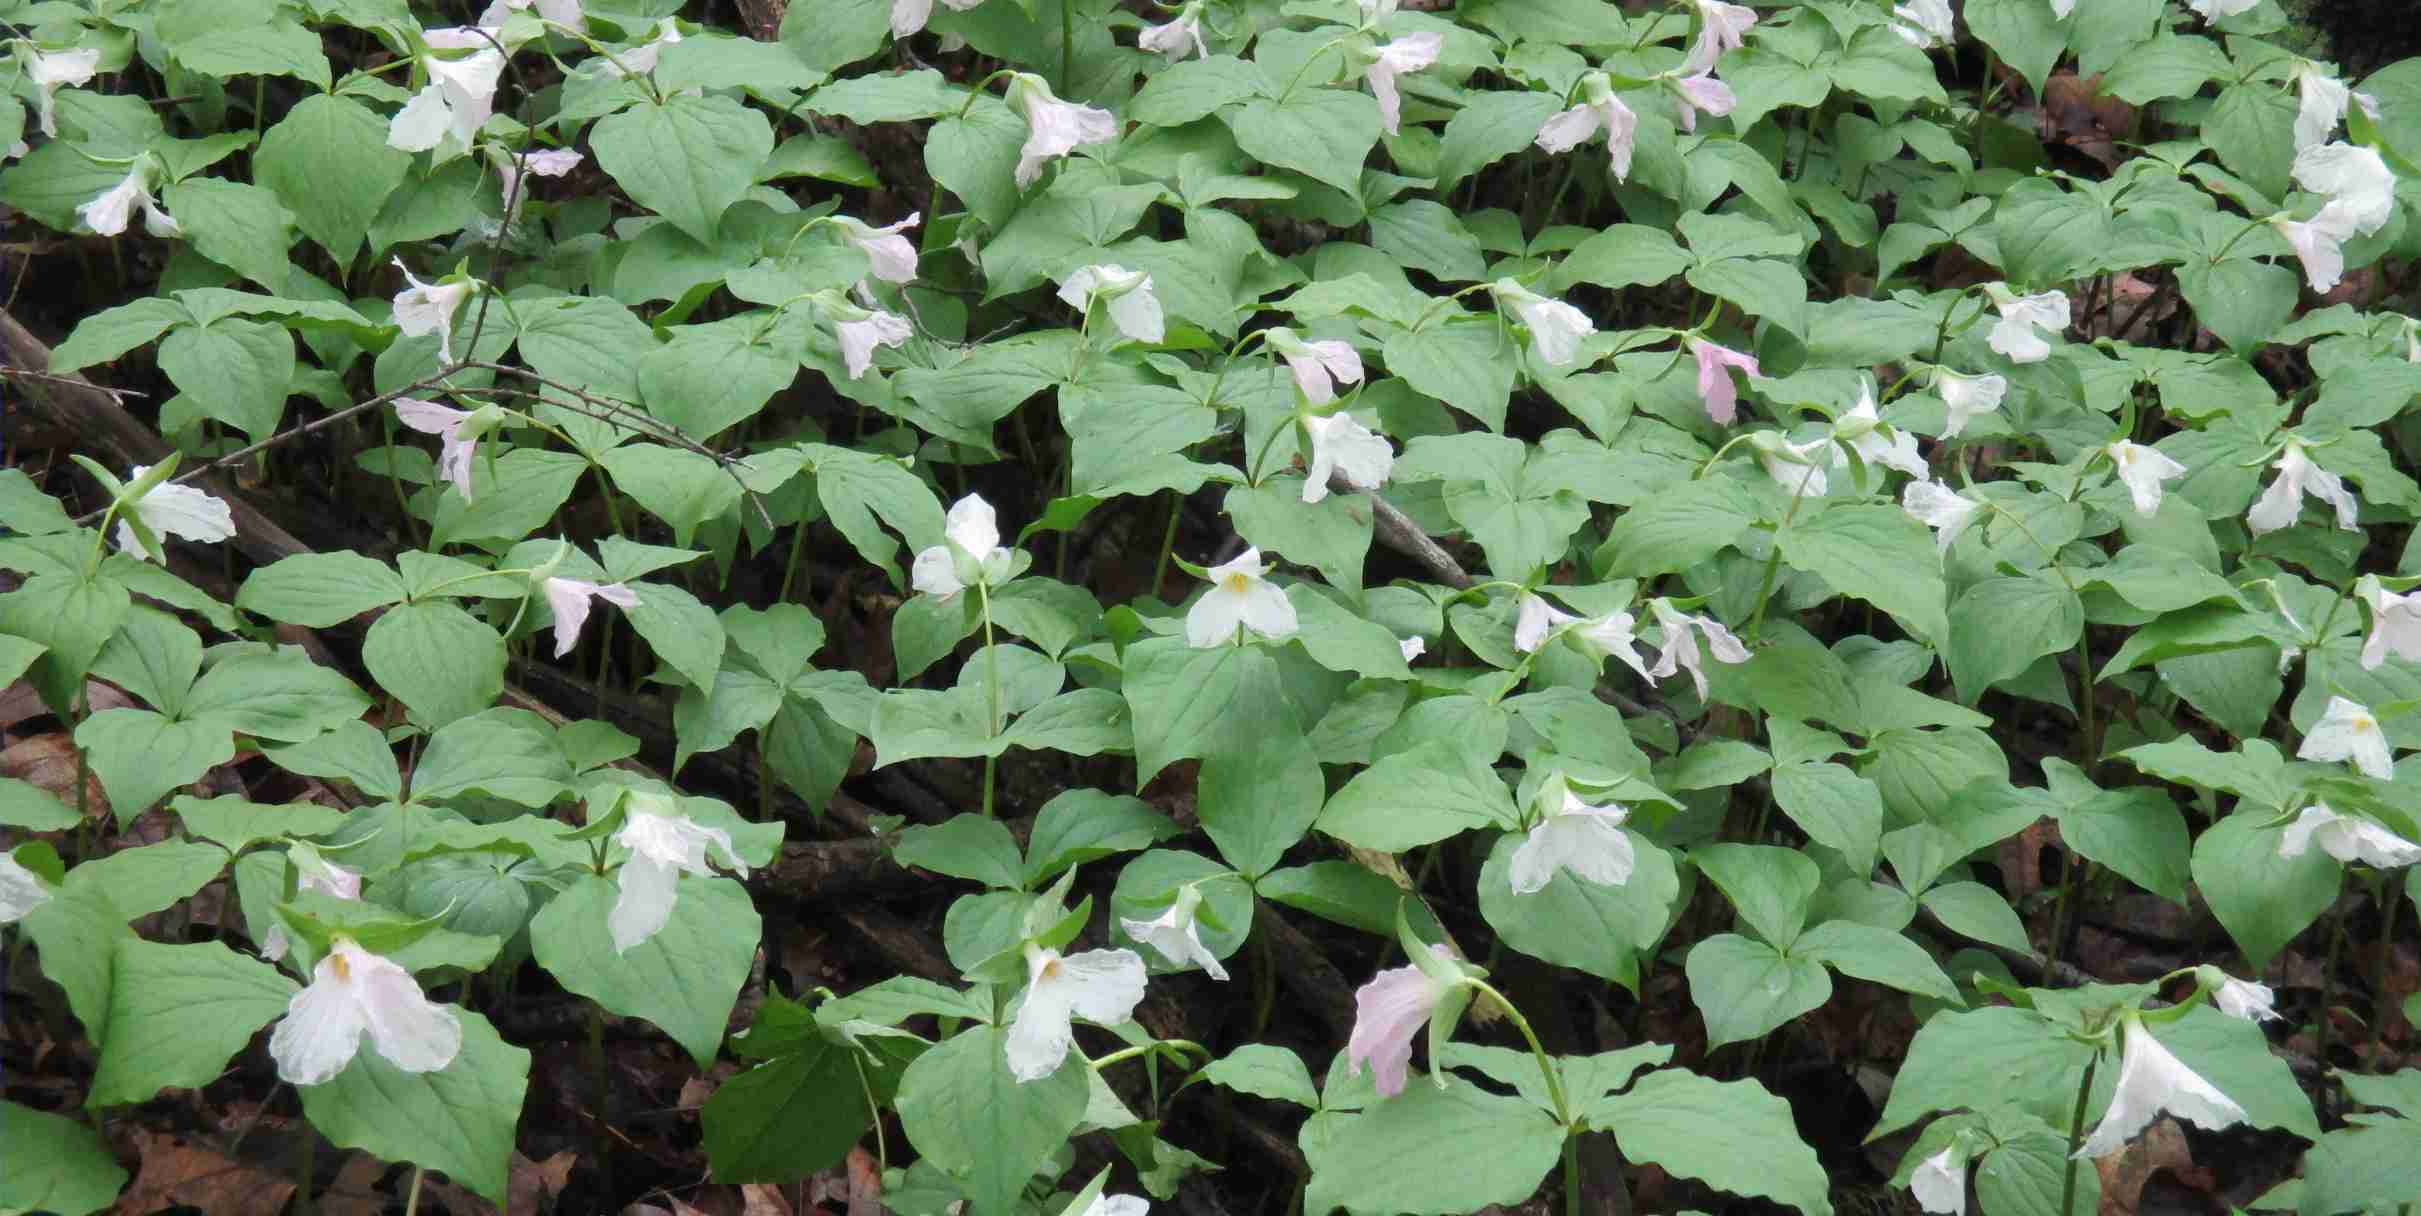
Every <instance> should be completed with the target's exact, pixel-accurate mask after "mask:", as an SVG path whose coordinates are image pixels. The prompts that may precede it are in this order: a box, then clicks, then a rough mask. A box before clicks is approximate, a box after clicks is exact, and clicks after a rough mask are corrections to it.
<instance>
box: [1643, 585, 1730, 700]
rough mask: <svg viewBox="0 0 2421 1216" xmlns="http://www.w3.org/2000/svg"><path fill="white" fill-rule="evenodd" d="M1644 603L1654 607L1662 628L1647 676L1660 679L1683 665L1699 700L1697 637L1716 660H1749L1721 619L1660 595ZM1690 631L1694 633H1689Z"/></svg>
mask: <svg viewBox="0 0 2421 1216" xmlns="http://www.w3.org/2000/svg"><path fill="white" fill-rule="evenodd" d="M1648 607H1649V608H1651V609H1653V610H1654V611H1655V613H1656V624H1657V625H1658V626H1659V627H1660V628H1662V629H1663V630H1664V646H1663V648H1662V649H1660V650H1659V651H1657V653H1656V665H1655V666H1654V667H1651V668H1649V669H1648V675H1649V676H1651V677H1653V678H1655V679H1659V680H1661V679H1663V678H1665V677H1666V676H1669V675H1671V674H1673V672H1674V670H1675V669H1676V668H1677V667H1678V668H1681V669H1686V670H1687V671H1688V672H1689V673H1690V682H1691V683H1693V684H1695V685H1697V686H1698V699H1699V700H1701V701H1703V700H1705V699H1706V669H1705V668H1704V667H1703V666H1701V664H1703V663H1704V662H1705V660H1704V658H1703V657H1702V656H1701V655H1700V654H1699V650H1698V639H1699V638H1705V639H1706V649H1707V652H1708V653H1711V654H1713V655H1714V656H1715V659H1716V661H1717V662H1722V663H1746V662H1748V661H1749V652H1748V647H1746V646H1743V645H1741V644H1740V639H1739V638H1736V637H1733V636H1732V631H1731V630H1729V629H1726V628H1724V627H1723V622H1721V621H1718V620H1716V619H1715V618H1713V617H1711V616H1707V615H1705V614H1703V613H1701V614H1698V615H1695V616H1693V615H1689V614H1685V613H1682V612H1680V611H1678V610H1676V609H1675V608H1674V607H1673V605H1672V603H1671V601H1668V600H1665V599H1662V598H1658V599H1654V600H1650V601H1649V602H1648ZM1693 633H1695V635H1696V636H1692V635H1693Z"/></svg>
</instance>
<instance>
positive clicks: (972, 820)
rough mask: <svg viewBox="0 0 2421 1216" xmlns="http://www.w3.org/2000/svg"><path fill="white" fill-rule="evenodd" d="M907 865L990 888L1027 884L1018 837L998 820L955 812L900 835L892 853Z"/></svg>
mask: <svg viewBox="0 0 2421 1216" xmlns="http://www.w3.org/2000/svg"><path fill="white" fill-rule="evenodd" d="M892 855H893V856H894V857H895V858H896V859H897V860H898V861H899V863H900V864H901V865H903V866H916V867H919V868H921V869H926V870H931V871H933V872H935V873H937V874H947V875H950V876H951V877H953V878H964V879H966V880H968V881H969V882H979V883H982V884H983V885H985V886H987V887H998V888H1002V889H1005V890H1010V891H1016V890H1020V889H1022V888H1023V887H1024V886H1025V883H1024V881H1023V877H1024V869H1025V863H1024V861H1023V859H1021V858H1020V857H1019V856H1018V853H1017V840H1016V838H1015V837H1013V836H1011V835H1009V829H1007V828H1005V827H1003V826H1001V823H1000V821H999V820H997V819H986V818H984V817H983V816H981V815H955V816H952V817H951V818H949V819H946V820H943V821H942V822H940V823H938V824H931V825H925V824H919V825H917V826H915V827H911V828H907V829H905V830H903V831H902V832H901V833H900V834H899V843H898V844H897V845H896V846H894V849H893V854H892Z"/></svg>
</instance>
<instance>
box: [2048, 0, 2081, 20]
mask: <svg viewBox="0 0 2421 1216" xmlns="http://www.w3.org/2000/svg"><path fill="white" fill-rule="evenodd" d="M2075 9H2076V0H2051V15H2052V16H2054V17H2057V18H2059V19H2060V20H2062V21H2065V20H2067V19H2068V14H2069V13H2071V12H2073V11H2075Z"/></svg>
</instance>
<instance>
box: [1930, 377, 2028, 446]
mask: <svg viewBox="0 0 2421 1216" xmlns="http://www.w3.org/2000/svg"><path fill="white" fill-rule="evenodd" d="M1933 391H1934V395H1935V396H1937V397H1940V398H1941V399H1942V404H1943V406H1944V407H1946V409H1945V413H1944V421H1943V424H1942V438H1944V439H1953V438H1956V437H1957V436H1958V434H1959V432H1961V431H1964V430H1966V429H1967V424H1968V423H1970V422H1973V421H1974V420H1975V416H1976V415H1978V414H1991V413H1998V412H1999V411H2000V408H2001V400H2002V398H2004V397H2007V396H2008V395H2009V379H2008V377H2006V376H1962V375H1960V374H1958V373H1957V372H1953V371H1949V370H1946V369H1944V368H1939V367H1937V368H1935V369H1933Z"/></svg>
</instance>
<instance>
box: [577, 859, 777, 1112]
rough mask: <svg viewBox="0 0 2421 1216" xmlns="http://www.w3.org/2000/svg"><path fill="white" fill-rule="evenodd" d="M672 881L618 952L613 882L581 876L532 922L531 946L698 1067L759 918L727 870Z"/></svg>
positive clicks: (742, 974)
mask: <svg viewBox="0 0 2421 1216" xmlns="http://www.w3.org/2000/svg"><path fill="white" fill-rule="evenodd" d="M677 891H678V894H677V895H676V897H675V898H674V900H673V908H672V917H671V919H669V920H667V921H666V922H665V924H664V927H663V928H662V929H660V930H657V932H656V934H655V936H653V937H650V938H648V939H647V940H646V941H644V942H641V943H639V944H638V945H635V946H633V947H631V948H630V949H629V950H627V951H620V952H617V951H616V950H615V949H614V940H613V935H612V934H611V933H610V932H608V931H607V929H606V918H607V917H608V916H609V915H611V914H612V911H613V907H614V903H615V901H616V900H617V899H618V898H619V897H620V889H619V888H618V887H616V886H615V884H614V883H613V881H612V880H610V879H606V878H600V877H598V876H596V875H593V874H592V875H588V876H585V877H583V878H581V879H580V880H579V881H578V882H576V883H574V884H572V885H571V886H570V887H569V888H567V889H565V890H564V891H562V892H561V893H559V894H557V895H556V896H555V897H554V898H553V899H552V900H550V901H548V902H547V905H546V908H545V910H543V911H541V912H540V913H539V914H538V916H537V919H535V920H533V921H531V922H530V954H531V956H532V957H534V958H536V959H537V960H538V965H539V966H541V967H544V968H546V969H547V971H548V972H549V973H550V974H552V975H553V976H554V977H555V979H556V980H557V981H559V982H560V983H562V985H563V986H564V987H565V988H566V989H569V990H570V991H573V992H576V993H579V994H580V995H582V996H585V997H587V998H589V999H590V1000H593V1001H595V1002H597V1003H598V1004H599V1005H602V1006H604V1007H605V1008H606V1009H608V1010H611V1011H612V1012H614V1013H619V1014H622V1015H624V1016H626V1017H639V1018H646V1019H647V1020H648V1021H651V1022H654V1023H655V1024H656V1025H657V1026H658V1027H660V1028H661V1029H662V1030H663V1031H664V1033H666V1034H668V1035H671V1036H672V1038H673V1041H674V1042H676V1043H679V1044H680V1045H681V1046H682V1047H683V1048H684V1049H686V1050H687V1051H688V1052H689V1055H690V1058H691V1059H693V1060H695V1061H697V1064H698V1067H699V1068H701V1069H704V1068H706V1067H707V1066H709V1065H711V1064H713V1063H714V1058H715V1053H716V1051H717V1050H718V1049H720V1048H721V1047H722V1044H723V1023H724V1021H725V1020H726V1019H728V1018H729V1017H730V1016H731V1007H732V1003H733V1002H734V1001H736V1000H737V999H738V998H739V995H740V985H741V984H742V983H743V982H744V981H746V980H747V978H748V966H749V961H750V960H751V959H752V958H754V957H755V955H756V949H757V935H758V928H759V921H758V919H757V911H756V906H755V905H754V904H753V903H752V902H751V901H750V900H749V898H748V892H747V889H746V888H744V887H742V886H741V885H740V884H738V883H736V882H733V881H732V880H730V879H728V878H697V877H683V878H681V879H680V880H679V883H678V885H677Z"/></svg>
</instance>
